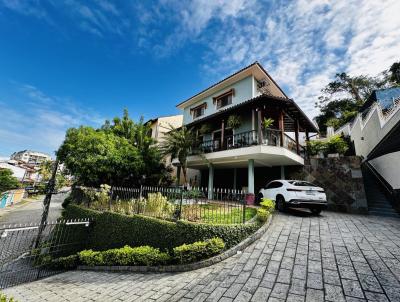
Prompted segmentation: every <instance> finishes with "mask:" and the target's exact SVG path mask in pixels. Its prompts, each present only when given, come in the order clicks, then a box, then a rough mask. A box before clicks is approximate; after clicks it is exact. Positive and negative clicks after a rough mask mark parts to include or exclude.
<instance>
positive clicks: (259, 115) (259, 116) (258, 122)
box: [257, 108, 263, 145]
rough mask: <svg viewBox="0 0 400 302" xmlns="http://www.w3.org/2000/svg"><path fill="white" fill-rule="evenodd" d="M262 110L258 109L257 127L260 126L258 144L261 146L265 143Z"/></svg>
mask: <svg viewBox="0 0 400 302" xmlns="http://www.w3.org/2000/svg"><path fill="white" fill-rule="evenodd" d="M261 113H262V112H261V109H260V108H258V109H257V126H258V129H257V130H258V144H259V145H261V144H262V141H263V137H262V121H261V118H262V116H261Z"/></svg>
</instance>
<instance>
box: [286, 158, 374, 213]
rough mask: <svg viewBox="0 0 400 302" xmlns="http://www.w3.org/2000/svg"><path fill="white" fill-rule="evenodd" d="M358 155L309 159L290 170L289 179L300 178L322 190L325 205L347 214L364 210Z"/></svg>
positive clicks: (362, 182) (364, 200) (365, 207)
mask: <svg viewBox="0 0 400 302" xmlns="http://www.w3.org/2000/svg"><path fill="white" fill-rule="evenodd" d="M361 161H362V159H361V157H359V156H344V157H334V158H311V159H310V160H308V161H307V162H306V163H305V165H304V167H301V168H299V169H297V170H296V169H293V170H292V171H291V172H292V173H289V175H288V176H289V177H290V178H291V179H299V178H300V179H304V180H307V181H310V182H313V183H315V184H317V185H319V186H321V187H322V188H324V189H325V191H326V194H327V198H328V208H329V209H331V210H335V211H341V212H347V213H359V214H366V213H368V206H367V199H366V196H365V190H364V181H363V176H362V173H361Z"/></svg>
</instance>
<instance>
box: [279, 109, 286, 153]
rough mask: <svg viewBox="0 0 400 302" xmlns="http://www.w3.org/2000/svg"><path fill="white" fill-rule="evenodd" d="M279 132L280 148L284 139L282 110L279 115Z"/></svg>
mask: <svg viewBox="0 0 400 302" xmlns="http://www.w3.org/2000/svg"><path fill="white" fill-rule="evenodd" d="M279 130H280V136H281V147H283V145H284V143H283V138H284V133H285V123H284V113H283V110H281V112H280V113H279Z"/></svg>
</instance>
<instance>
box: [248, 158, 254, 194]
mask: <svg viewBox="0 0 400 302" xmlns="http://www.w3.org/2000/svg"><path fill="white" fill-rule="evenodd" d="M247 170H248V182H247V188H248V189H247V190H248V193H251V194H254V159H249V161H248V169H247Z"/></svg>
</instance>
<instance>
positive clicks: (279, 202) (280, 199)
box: [276, 195, 286, 212]
mask: <svg viewBox="0 0 400 302" xmlns="http://www.w3.org/2000/svg"><path fill="white" fill-rule="evenodd" d="M276 204H277V206H278V210H279V211H280V212H283V211H285V210H286V204H285V199H284V198H283V196H280V195H279V196H277V197H276Z"/></svg>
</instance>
